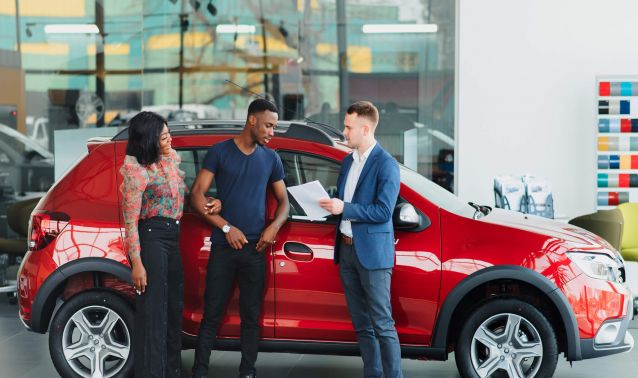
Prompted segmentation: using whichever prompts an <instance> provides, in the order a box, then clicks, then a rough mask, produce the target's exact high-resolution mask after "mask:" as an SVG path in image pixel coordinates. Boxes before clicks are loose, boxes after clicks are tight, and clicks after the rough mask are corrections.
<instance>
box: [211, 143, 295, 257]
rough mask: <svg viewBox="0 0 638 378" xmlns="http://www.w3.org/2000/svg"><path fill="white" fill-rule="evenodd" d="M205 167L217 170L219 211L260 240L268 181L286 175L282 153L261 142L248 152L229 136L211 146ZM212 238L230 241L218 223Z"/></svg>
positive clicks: (213, 170) (251, 239)
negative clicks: (220, 207) (220, 203)
mask: <svg viewBox="0 0 638 378" xmlns="http://www.w3.org/2000/svg"><path fill="white" fill-rule="evenodd" d="M204 168H205V169H207V170H209V171H211V172H213V173H214V174H215V178H214V180H215V182H216V184H217V198H219V199H220V200H221V201H222V212H221V214H220V215H221V216H222V217H223V218H224V219H226V220H227V221H228V223H230V224H231V225H232V226H234V227H236V228H238V229H239V230H241V231H242V232H243V233H244V235H246V238H247V239H248V240H250V241H256V240H259V236H260V235H261V232H262V231H263V229H264V223H265V217H266V189H267V188H268V184H270V183H273V182H277V181H279V180H283V179H284V167H283V164H282V163H281V159H280V158H279V155H277V153H276V152H275V151H273V150H271V149H270V148H267V147H263V146H260V145H257V147H256V148H255V150H254V151H253V152H252V153H251V154H250V155H246V154H244V153H243V152H242V151H241V150H240V149H239V147H237V145H236V144H235V141H234V140H233V139H229V140H226V141H223V142H220V143H217V144H215V145H214V146H212V147H211V148H209V149H208V152H207V153H206V157H205V158H204ZM211 241H212V242H213V244H217V245H223V244H228V242H227V241H226V236H225V235H224V233H223V232H222V230H221V229H219V228H217V227H213V234H212V237H211Z"/></svg>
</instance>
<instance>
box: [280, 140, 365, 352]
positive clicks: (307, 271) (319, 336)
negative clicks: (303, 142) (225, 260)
mask: <svg viewBox="0 0 638 378" xmlns="http://www.w3.org/2000/svg"><path fill="white" fill-rule="evenodd" d="M279 155H280V157H281V160H282V163H283V165H284V172H285V175H286V176H285V183H286V186H293V185H299V184H303V183H306V182H310V181H314V180H319V182H320V183H321V185H322V186H323V187H324V188H325V189H326V191H327V192H328V193H329V194H330V195H331V196H334V195H336V191H337V177H338V176H339V169H340V164H339V163H338V162H336V161H334V160H328V159H325V158H322V157H319V156H315V155H308V154H302V153H295V152H286V151H280V152H279ZM288 198H289V199H290V217H289V219H288V222H286V224H285V225H284V226H283V227H282V228H281V229H280V230H279V233H278V235H277V240H276V242H275V243H274V244H273V254H274V271H275V293H276V301H277V303H276V314H275V317H276V323H275V336H276V337H277V338H281V339H309V340H348V341H354V340H355V335H354V333H353V332H352V325H351V322H350V316H349V314H348V308H347V305H346V301H345V297H344V295H343V288H342V286H341V280H340V278H339V270H338V266H336V265H335V264H334V262H333V255H334V252H333V251H334V237H335V230H336V219H335V217H328V218H327V219H326V220H325V221H308V220H305V219H304V216H305V213H304V212H303V210H302V209H301V208H300V207H299V205H298V204H297V203H296V201H295V200H294V198H293V197H292V196H290V195H289V196H288Z"/></svg>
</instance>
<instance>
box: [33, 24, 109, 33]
mask: <svg viewBox="0 0 638 378" xmlns="http://www.w3.org/2000/svg"><path fill="white" fill-rule="evenodd" d="M44 32H45V33H47V34H99V33H100V29H98V28H97V26H96V25H95V24H55V25H45V26H44Z"/></svg>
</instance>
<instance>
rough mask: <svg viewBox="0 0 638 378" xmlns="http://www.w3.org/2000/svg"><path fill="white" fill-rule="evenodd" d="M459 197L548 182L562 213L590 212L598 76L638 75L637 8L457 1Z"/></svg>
mask: <svg viewBox="0 0 638 378" xmlns="http://www.w3.org/2000/svg"><path fill="white" fill-rule="evenodd" d="M457 5H458V10H457V12H458V16H459V18H458V20H457V25H458V28H459V32H458V42H457V43H458V45H457V53H458V56H457V60H458V70H457V75H458V77H457V83H458V84H457V85H458V91H457V96H458V97H457V122H458V124H457V138H458V149H457V164H458V165H457V167H458V170H457V172H458V187H457V193H458V194H459V196H460V197H461V198H463V199H466V200H472V201H475V202H478V203H483V204H490V205H493V204H494V195H493V189H492V188H493V178H494V177H495V176H497V175H500V174H524V173H530V174H534V175H537V176H542V177H544V178H546V179H547V180H548V181H549V182H550V184H551V185H552V189H553V192H554V203H555V209H556V213H557V215H558V216H561V215H562V216H567V217H573V216H576V215H580V214H584V213H588V212H593V211H594V210H595V207H596V173H595V169H596V125H597V119H596V105H597V100H596V95H597V88H596V75H625V76H626V75H631V74H638V1H635V0H596V1H594V0H480V1H477V0H458V2H457Z"/></svg>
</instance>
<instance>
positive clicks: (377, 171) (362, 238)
mask: <svg viewBox="0 0 638 378" xmlns="http://www.w3.org/2000/svg"><path fill="white" fill-rule="evenodd" d="M352 162H353V157H352V154H350V155H348V156H346V157H345V158H344V159H343V162H342V164H341V171H340V172H339V178H338V179H337V190H338V192H337V195H338V198H339V199H341V200H343V194H344V191H345V186H346V179H347V178H348V172H349V171H350V167H351V166H352ZM399 186H400V178H399V165H398V164H397V161H396V160H395V159H394V158H393V157H392V156H390V154H388V153H387V152H386V151H385V150H384V149H383V148H381V145H379V144H378V143H377V145H376V146H375V147H374V148H373V149H372V151H371V152H370V156H368V160H367V161H366V163H365V165H364V166H363V170H362V171H361V176H359V181H358V182H357V186H356V188H355V191H354V195H353V196H352V201H351V202H350V203H345V204H344V207H343V213H342V214H341V216H340V217H339V223H338V224H337V236H336V239H335V254H334V261H335V264H338V263H339V247H340V245H341V243H340V239H341V231H340V230H339V225H340V224H341V220H342V219H346V220H349V221H350V222H352V236H353V239H354V249H355V252H356V254H357V257H358V258H359V261H360V262H361V265H363V267H364V268H366V269H369V270H373V269H385V268H392V267H393V266H394V228H393V227H392V213H393V212H394V206H395V205H396V203H397V198H398V196H399Z"/></svg>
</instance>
